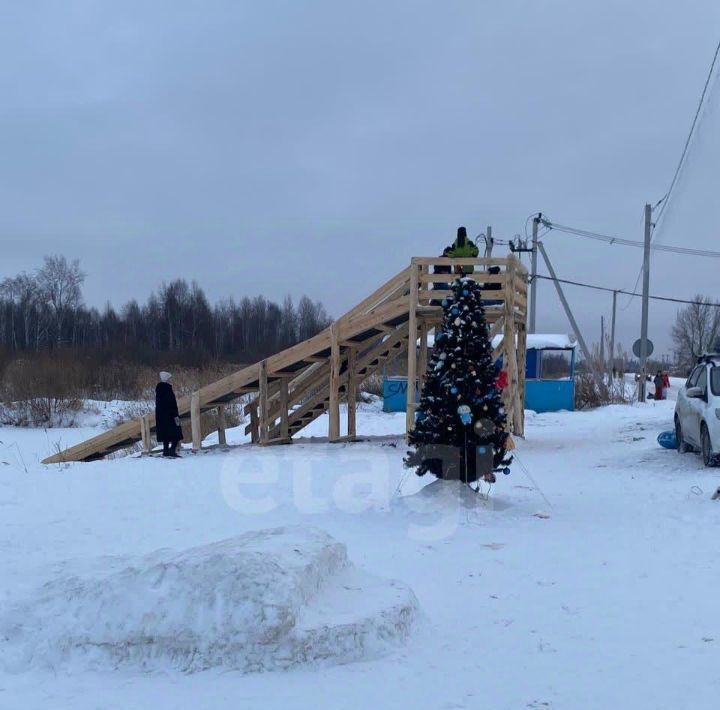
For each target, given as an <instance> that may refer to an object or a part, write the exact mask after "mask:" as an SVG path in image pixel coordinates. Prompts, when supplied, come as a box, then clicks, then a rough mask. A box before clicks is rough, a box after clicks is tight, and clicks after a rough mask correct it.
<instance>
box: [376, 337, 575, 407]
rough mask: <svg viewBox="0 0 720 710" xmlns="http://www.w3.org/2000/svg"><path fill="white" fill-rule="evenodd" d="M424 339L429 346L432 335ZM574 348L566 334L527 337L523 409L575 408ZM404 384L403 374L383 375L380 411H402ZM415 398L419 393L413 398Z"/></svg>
mask: <svg viewBox="0 0 720 710" xmlns="http://www.w3.org/2000/svg"><path fill="white" fill-rule="evenodd" d="M428 340H429V342H428V346H429V347H432V335H431V336H430V338H429V339H428ZM501 340H502V336H496V338H494V339H493V347H497V345H498V344H499V343H500V341H501ZM575 347H576V344H575V339H574V338H573V337H571V336H569V335H562V334H560V335H547V334H542V333H537V334H530V335H528V336H527V355H526V359H525V409H531V410H533V411H535V412H558V411H560V410H568V411H572V410H573V409H575ZM501 362H502V359H501ZM407 387H408V384H407V377H405V376H401V375H393V376H385V377H384V378H383V411H385V412H404V411H405V409H406V407H407ZM418 398H419V393H418V396H417V397H416V401H417V399H418Z"/></svg>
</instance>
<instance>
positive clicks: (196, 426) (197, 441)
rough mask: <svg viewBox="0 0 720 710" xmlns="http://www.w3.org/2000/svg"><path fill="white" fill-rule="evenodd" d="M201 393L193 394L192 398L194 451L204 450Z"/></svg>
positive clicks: (191, 427)
mask: <svg viewBox="0 0 720 710" xmlns="http://www.w3.org/2000/svg"><path fill="white" fill-rule="evenodd" d="M201 416H202V413H201V411H200V392H193V393H192V395H191V396H190V429H191V431H192V447H193V451H200V449H201V448H202V428H201V426H200V417H201Z"/></svg>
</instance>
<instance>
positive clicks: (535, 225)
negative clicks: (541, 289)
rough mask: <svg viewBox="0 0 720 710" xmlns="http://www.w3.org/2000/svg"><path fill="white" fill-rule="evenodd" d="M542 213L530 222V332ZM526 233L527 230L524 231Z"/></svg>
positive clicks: (533, 324) (535, 289)
mask: <svg viewBox="0 0 720 710" xmlns="http://www.w3.org/2000/svg"><path fill="white" fill-rule="evenodd" d="M541 216H542V215H541V214H540V213H539V212H538V214H537V215H535V217H533V224H532V255H531V265H530V278H531V281H530V328H529V330H530V332H531V333H534V332H535V313H536V311H537V282H538V280H537V255H538V240H537V236H538V225H539V224H540V217H541ZM526 234H527V232H526Z"/></svg>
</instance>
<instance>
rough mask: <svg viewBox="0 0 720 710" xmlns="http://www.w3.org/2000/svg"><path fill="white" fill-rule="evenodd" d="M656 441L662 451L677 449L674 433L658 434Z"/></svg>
mask: <svg viewBox="0 0 720 710" xmlns="http://www.w3.org/2000/svg"><path fill="white" fill-rule="evenodd" d="M657 440H658V444H660V446H662V447H663V449H677V439H676V438H675V432H674V431H664V432H662V434H658V438H657Z"/></svg>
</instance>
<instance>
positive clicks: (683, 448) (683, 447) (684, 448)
mask: <svg viewBox="0 0 720 710" xmlns="http://www.w3.org/2000/svg"><path fill="white" fill-rule="evenodd" d="M675 439H676V441H677V450H678V451H679V452H680V453H681V454H686V453H687V452H688V451H690V447H689V446H688V445H687V444H686V443H685V439H683V433H682V427H681V426H680V419H678V417H675Z"/></svg>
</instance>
